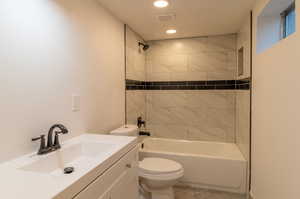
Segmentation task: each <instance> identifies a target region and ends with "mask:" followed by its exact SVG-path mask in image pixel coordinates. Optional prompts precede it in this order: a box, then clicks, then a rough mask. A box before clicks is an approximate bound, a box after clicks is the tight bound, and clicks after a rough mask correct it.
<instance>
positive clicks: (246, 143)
mask: <svg viewBox="0 0 300 199" xmlns="http://www.w3.org/2000/svg"><path fill="white" fill-rule="evenodd" d="M243 24H244V25H243V26H242V27H241V29H240V31H239V33H238V36H237V49H240V48H241V47H243V49H244V63H243V65H244V74H243V75H241V76H239V77H238V78H237V79H243V78H249V77H250V76H251V74H250V71H251V65H250V64H251V63H250V62H251V61H250V58H251V35H250V33H251V29H250V24H251V21H250V17H249V18H248V19H247V20H245V22H244V23H243ZM236 93H237V96H236V143H237V145H238V147H239V148H240V150H241V152H242V153H243V155H244V157H245V158H246V160H248V162H249V156H250V90H237V91H236Z"/></svg>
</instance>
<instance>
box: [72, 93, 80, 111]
mask: <svg viewBox="0 0 300 199" xmlns="http://www.w3.org/2000/svg"><path fill="white" fill-rule="evenodd" d="M72 111H73V112H78V111H80V95H75V94H74V95H72Z"/></svg>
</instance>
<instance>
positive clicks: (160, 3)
mask: <svg viewBox="0 0 300 199" xmlns="http://www.w3.org/2000/svg"><path fill="white" fill-rule="evenodd" d="M153 5H154V6H155V7H158V8H164V7H167V6H168V5H169V2H168V1H167V0H156V1H154V3H153Z"/></svg>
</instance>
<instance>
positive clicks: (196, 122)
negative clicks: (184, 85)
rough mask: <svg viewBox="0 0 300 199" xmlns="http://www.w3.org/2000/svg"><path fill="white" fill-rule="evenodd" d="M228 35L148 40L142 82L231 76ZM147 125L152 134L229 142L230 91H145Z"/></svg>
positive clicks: (232, 47)
mask: <svg viewBox="0 0 300 199" xmlns="http://www.w3.org/2000/svg"><path fill="white" fill-rule="evenodd" d="M236 42H237V37H236V35H234V34H230V35H223V36H212V37H201V38H190V39H174V40H162V41H151V42H148V43H149V44H150V46H151V48H150V49H149V51H147V56H146V79H147V80H148V81H193V80H231V79H235V77H236V46H237V43H236ZM146 92H147V95H146V106H147V108H146V113H147V114H146V120H147V123H148V126H147V128H148V130H149V131H150V132H151V133H152V135H153V136H156V137H164V138H176V139H189V140H206V141H221V142H235V114H236V110H235V108H236V107H235V96H236V91H234V90H188V91H187V90H181V91H165V90H164V91H160V90H157V91H146Z"/></svg>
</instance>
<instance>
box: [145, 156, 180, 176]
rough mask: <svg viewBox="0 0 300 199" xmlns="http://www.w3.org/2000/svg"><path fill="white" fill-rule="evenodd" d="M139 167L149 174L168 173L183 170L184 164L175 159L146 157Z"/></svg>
mask: <svg viewBox="0 0 300 199" xmlns="http://www.w3.org/2000/svg"><path fill="white" fill-rule="evenodd" d="M139 169H140V172H143V173H148V174H168V173H174V172H178V171H180V170H182V166H181V164H179V163H177V162H175V161H173V160H168V159H162V158H145V159H143V160H142V161H141V162H140V163H139Z"/></svg>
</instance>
